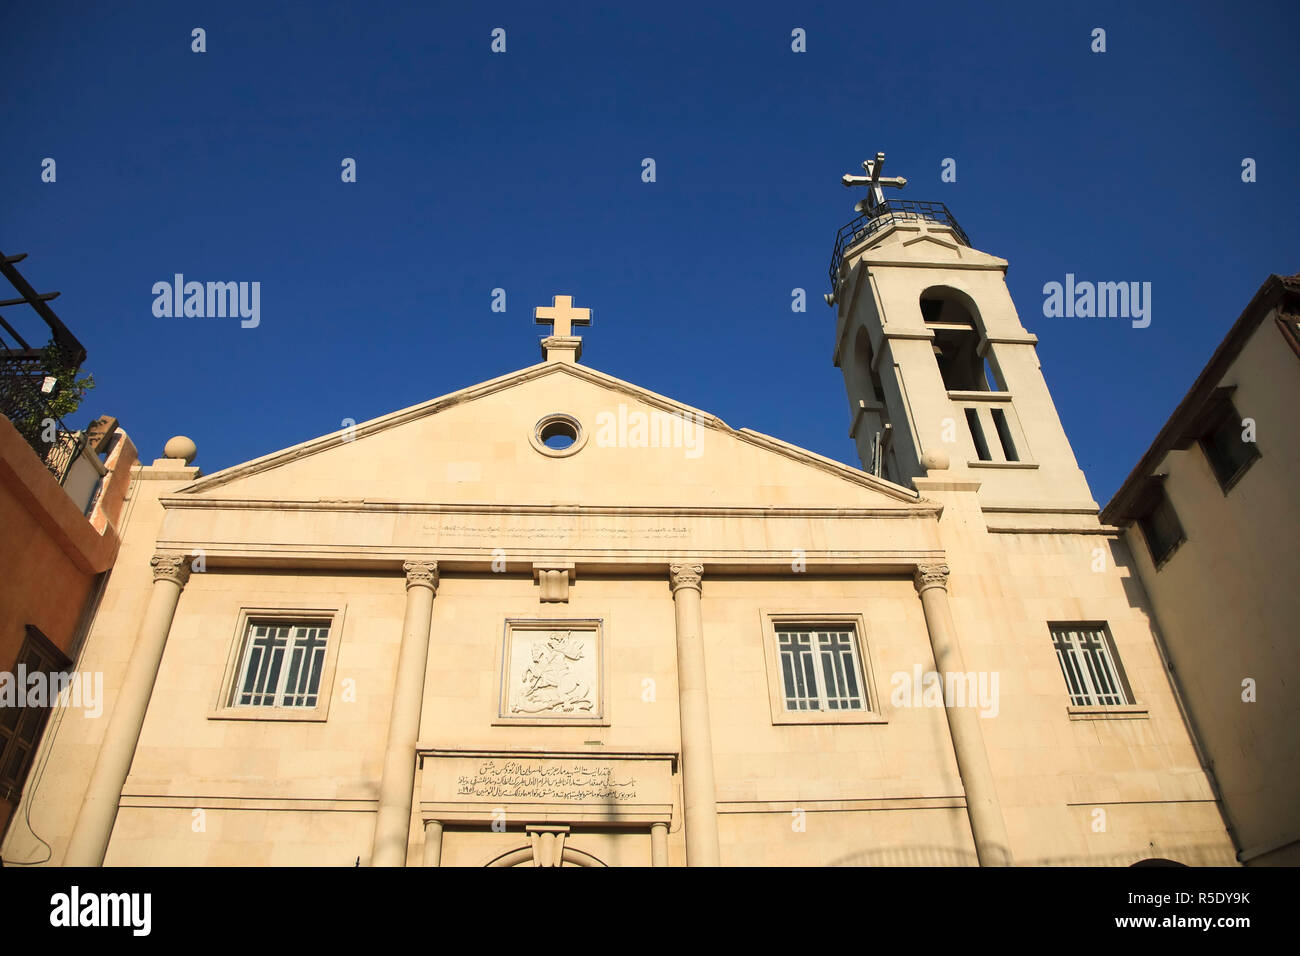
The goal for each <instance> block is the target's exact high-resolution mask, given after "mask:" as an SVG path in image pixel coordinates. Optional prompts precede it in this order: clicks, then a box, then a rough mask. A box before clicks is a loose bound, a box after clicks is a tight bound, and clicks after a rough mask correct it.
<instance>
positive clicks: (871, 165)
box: [840, 153, 907, 215]
mask: <svg viewBox="0 0 1300 956" xmlns="http://www.w3.org/2000/svg"><path fill="white" fill-rule="evenodd" d="M862 168H863V169H864V170H866V173H867V175H865V176H854V175H852V174H850V173H845V174H844V175H843V176H841V177H840V183H841V184H842V185H844V186H845V187H846V188H852V187H854V186H866V187H867V197H866V198H865V199H863V200H860V201H859V202H858V204H857V205H856V206H854V207H853V208H854V209H855V210H857V211H858V212H860V213H866V214H867V215H872V214H873V213H875V211H876V207H877V206H879V205H880V204H881V203H883V202H884V201H885V194H884V192H883V191H882V189H881V187H882V186H892V187H893V188H895V189H902V188H903V187H904V186H906V185H907V180H906V179H904V178H903V177H902V176H886V177H882V176H881V175H880V171H881V170H882V169H884V168H885V154H884V153H876V158H875V159H874V160H872V159H866V160H863V161H862Z"/></svg>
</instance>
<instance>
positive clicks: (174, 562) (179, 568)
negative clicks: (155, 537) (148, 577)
mask: <svg viewBox="0 0 1300 956" xmlns="http://www.w3.org/2000/svg"><path fill="white" fill-rule="evenodd" d="M149 566H150V567H151V568H153V579H154V581H171V582H172V583H174V584H175V585H176V586H177V587H180V588H183V587H185V583H186V582H187V581H189V579H190V557H189V555H187V554H180V553H178V552H176V551H156V552H154V556H153V557H152V558H150V559H149Z"/></svg>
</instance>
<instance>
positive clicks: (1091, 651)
mask: <svg viewBox="0 0 1300 956" xmlns="http://www.w3.org/2000/svg"><path fill="white" fill-rule="evenodd" d="M1051 634H1052V647H1053V648H1054V649H1055V650H1056V660H1057V663H1059V664H1060V665H1061V674H1062V676H1064V677H1065V688H1066V690H1067V691H1068V692H1069V694H1070V703H1071V704H1072V705H1074V706H1076V707H1123V706H1127V705H1129V704H1132V703H1133V698H1132V694H1131V693H1130V692H1129V690H1128V684H1127V681H1126V680H1125V679H1124V671H1123V669H1122V668H1121V667H1120V665H1119V655H1118V654H1116V653H1115V645H1114V642H1113V641H1112V640H1111V636H1110V631H1109V630H1108V629H1107V628H1106V625H1105V624H1054V625H1051Z"/></svg>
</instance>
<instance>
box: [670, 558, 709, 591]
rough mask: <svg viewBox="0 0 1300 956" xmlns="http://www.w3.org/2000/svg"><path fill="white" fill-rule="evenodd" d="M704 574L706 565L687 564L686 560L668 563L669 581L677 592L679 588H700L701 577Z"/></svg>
mask: <svg viewBox="0 0 1300 956" xmlns="http://www.w3.org/2000/svg"><path fill="white" fill-rule="evenodd" d="M703 576H704V565H702V564H687V563H685V562H674V563H672V564H670V565H668V581H669V584H670V585H671V587H672V589H673V593H674V594H676V593H677V589H678V588H694V589H695V590H697V591H699V590H700V579H701V578H702V577H703Z"/></svg>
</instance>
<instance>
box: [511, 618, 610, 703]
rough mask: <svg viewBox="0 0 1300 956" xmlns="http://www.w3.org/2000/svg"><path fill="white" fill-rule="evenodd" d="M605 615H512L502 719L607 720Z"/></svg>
mask: <svg viewBox="0 0 1300 956" xmlns="http://www.w3.org/2000/svg"><path fill="white" fill-rule="evenodd" d="M604 695H605V654H604V627H603V625H602V622H601V621H599V620H591V619H584V620H522V619H517V618H516V619H510V620H507V621H506V625H505V637H504V647H503V651H502V655H501V694H500V705H499V710H498V713H497V718H498V719H497V722H498V723H512V724H513V723H537V724H567V723H591V724H603V723H606V722H607V721H606V714H605V699H604Z"/></svg>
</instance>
